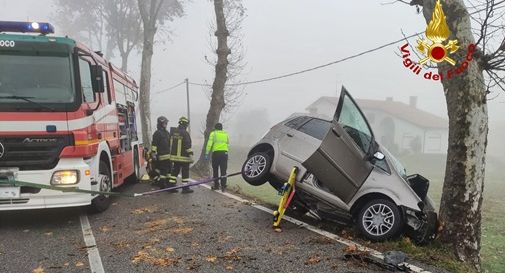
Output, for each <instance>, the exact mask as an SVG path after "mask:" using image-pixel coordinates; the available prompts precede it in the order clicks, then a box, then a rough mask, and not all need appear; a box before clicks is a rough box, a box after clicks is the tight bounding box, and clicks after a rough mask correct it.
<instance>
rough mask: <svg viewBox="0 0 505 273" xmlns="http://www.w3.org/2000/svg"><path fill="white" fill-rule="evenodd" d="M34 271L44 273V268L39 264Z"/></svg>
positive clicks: (33, 272)
mask: <svg viewBox="0 0 505 273" xmlns="http://www.w3.org/2000/svg"><path fill="white" fill-rule="evenodd" d="M32 273H44V268H43V267H42V266H40V265H39V266H38V267H37V268H35V269H34V270H32Z"/></svg>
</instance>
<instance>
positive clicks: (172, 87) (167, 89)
mask: <svg viewBox="0 0 505 273" xmlns="http://www.w3.org/2000/svg"><path fill="white" fill-rule="evenodd" d="M185 83H186V81H182V82H180V83H178V84H176V85H174V86H171V87H169V88H166V89H161V90H158V91H156V92H154V94H160V93H163V92H167V91H170V90H173V89H175V88H177V87H179V86H181V85H183V84H185Z"/></svg>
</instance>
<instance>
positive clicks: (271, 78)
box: [189, 31, 424, 86]
mask: <svg viewBox="0 0 505 273" xmlns="http://www.w3.org/2000/svg"><path fill="white" fill-rule="evenodd" d="M423 32H424V31H423ZM423 32H418V33H415V34H412V35H410V36H407V37H403V38H401V39H399V40H396V41H393V42H389V43H387V44H383V45H381V46H378V47H375V48H372V49H369V50H366V51H363V52H360V53H357V54H354V55H351V56H348V57H345V58H342V59H339V60H335V61H332V62H329V63H326V64H322V65H318V66H315V67H311V68H307V69H304V70H300V71H297V72H292V73H288V74H283V75H280V76H275V77H270V78H266V79H261V80H255V81H248V82H241V83H231V84H227V86H240V85H249V84H255V83H262V82H269V81H274V80H278V79H283V78H287V77H291V76H295V75H299V74H303V73H307V72H310V71H314V70H318V69H321V68H325V67H327V66H331V65H334V64H337V63H341V62H344V61H347V60H350V59H354V58H357V57H360V56H362V55H365V54H368V53H372V52H375V51H378V50H380V49H383V48H385V47H388V46H392V45H394V44H397V43H399V42H401V41H403V40H406V39H409V38H412V37H415V36H418V35H419V34H422V33H423ZM189 84H191V85H197V86H211V85H210V84H207V83H194V82H190V83H189Z"/></svg>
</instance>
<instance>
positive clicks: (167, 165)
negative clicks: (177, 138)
mask: <svg viewBox="0 0 505 273" xmlns="http://www.w3.org/2000/svg"><path fill="white" fill-rule="evenodd" d="M157 121H158V122H157V130H156V132H154V134H153V141H152V145H151V155H152V157H153V160H154V165H155V168H156V169H158V170H159V172H160V175H159V184H160V186H162V187H168V183H169V180H168V178H169V175H170V170H171V162H170V133H169V132H168V131H167V124H168V119H167V118H166V117H163V116H161V117H159V118H158V120H157Z"/></svg>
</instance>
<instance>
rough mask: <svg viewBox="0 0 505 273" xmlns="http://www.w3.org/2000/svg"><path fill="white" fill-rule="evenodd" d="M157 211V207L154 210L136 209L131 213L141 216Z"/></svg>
mask: <svg viewBox="0 0 505 273" xmlns="http://www.w3.org/2000/svg"><path fill="white" fill-rule="evenodd" d="M156 210H158V208H157V207H152V208H138V209H134V210H132V211H131V214H135V215H139V214H144V213H153V212H155V211H156Z"/></svg>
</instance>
